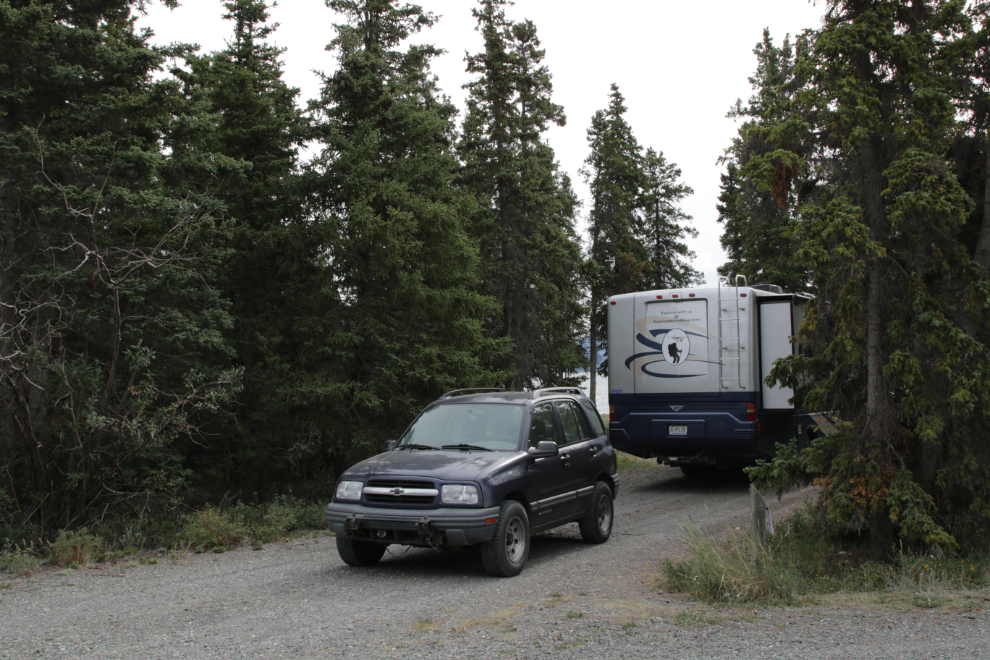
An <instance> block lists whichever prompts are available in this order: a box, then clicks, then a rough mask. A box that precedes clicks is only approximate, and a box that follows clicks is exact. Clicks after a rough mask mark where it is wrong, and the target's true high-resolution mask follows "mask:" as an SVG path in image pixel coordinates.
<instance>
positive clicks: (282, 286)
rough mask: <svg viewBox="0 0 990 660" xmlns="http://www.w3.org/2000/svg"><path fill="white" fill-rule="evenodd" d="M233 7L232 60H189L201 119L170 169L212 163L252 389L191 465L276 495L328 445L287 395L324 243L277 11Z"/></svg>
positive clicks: (241, 354) (189, 86)
mask: <svg viewBox="0 0 990 660" xmlns="http://www.w3.org/2000/svg"><path fill="white" fill-rule="evenodd" d="M224 7H225V9H226V13H225V14H224V16H223V18H224V19H226V20H227V21H229V22H230V23H231V24H232V27H233V35H232V38H231V39H230V40H229V41H228V45H227V48H225V49H224V50H222V51H219V52H216V53H211V54H208V55H197V54H189V55H187V56H186V64H187V66H188V71H184V70H182V69H176V70H175V71H174V73H175V75H176V76H177V77H178V78H179V79H180V80H181V81H182V82H183V85H184V90H185V92H186V95H187V97H188V98H189V100H190V104H191V106H193V107H194V108H195V109H196V112H195V114H194V115H193V116H192V117H190V121H189V123H188V125H183V126H182V127H181V129H180V130H178V131H176V133H175V134H174V135H173V136H172V143H173V144H174V151H173V154H174V155H173V160H174V161H175V165H174V166H173V167H174V168H176V169H178V168H182V167H183V166H184V165H185V164H186V161H187V159H188V158H189V157H193V158H195V155H196V154H198V153H201V152H206V153H209V154H211V156H212V162H213V163H215V167H216V170H215V172H213V173H212V176H203V178H202V180H203V181H204V182H205V185H203V188H204V190H205V189H210V190H211V191H212V194H213V198H214V199H216V200H217V201H218V202H220V203H221V204H222V208H223V214H224V216H225V218H224V219H225V223H224V225H225V227H226V229H227V231H226V232H225V233H224V235H225V237H226V240H225V241H224V242H223V243H222V244H218V245H217V248H218V249H222V250H223V263H222V268H221V272H220V273H219V275H220V277H219V282H218V284H219V285H220V287H221V291H222V293H223V295H224V297H225V298H226V299H227V300H229V301H230V302H231V305H232V306H231V313H232V315H233V317H234V319H235V325H234V327H233V328H231V331H230V332H229V333H228V337H229V341H230V344H231V345H232V346H233V347H234V348H235V350H236V351H237V364H238V365H239V366H240V367H242V368H243V370H244V387H243V390H242V391H241V393H240V395H239V396H238V399H237V408H236V413H237V424H225V425H223V426H222V427H221V428H218V429H215V430H214V437H213V438H212V440H211V441H210V442H209V443H205V446H199V445H196V446H191V447H189V454H190V462H189V464H190V465H193V466H200V465H202V466H204V468H205V467H206V466H208V467H209V469H208V470H206V469H204V470H203V471H204V472H207V471H208V472H209V473H211V474H214V475H216V477H217V478H219V479H220V481H217V482H214V484H213V485H214V486H215V487H222V488H225V489H227V488H233V487H236V488H240V489H248V490H251V491H258V490H271V489H272V488H274V487H277V486H278V485H279V483H281V482H285V481H289V480H296V479H298V478H300V477H305V476H309V475H312V474H313V472H314V471H316V470H317V469H318V468H319V467H320V466H321V461H320V460H319V457H320V454H321V452H320V444H319V443H317V442H311V441H310V438H311V437H312V434H311V429H310V427H309V426H308V425H307V424H306V421H305V419H304V418H301V417H299V416H298V415H296V414H295V411H294V410H293V408H292V405H291V402H289V401H288V400H287V398H286V396H285V394H284V393H283V392H282V391H281V390H282V388H283V386H285V385H286V384H287V383H291V381H292V379H293V378H294V373H295V372H296V370H297V367H298V365H297V364H296V361H297V360H298V359H299V350H300V346H301V345H302V343H303V342H304V341H305V340H306V338H305V337H302V336H300V334H299V332H298V331H297V330H296V322H297V321H298V320H299V318H300V316H302V315H304V314H307V313H308V304H309V299H310V298H311V297H312V296H313V295H314V288H315V284H316V282H317V278H318V274H319V268H318V266H317V260H318V258H319V254H318V247H317V246H318V244H319V242H318V241H317V240H314V238H315V237H314V236H313V235H312V232H311V230H310V227H309V225H308V223H307V222H306V221H305V217H304V212H305V204H304V198H303V190H302V185H301V176H300V171H299V165H298V149H299V147H300V145H302V144H303V142H304V141H305V140H307V139H309V138H310V137H311V134H312V130H311V128H310V125H309V122H308V120H307V119H306V118H305V117H304V116H303V113H302V111H301V110H300V109H299V108H298V107H297V106H296V99H297V97H298V95H299V90H298V89H295V88H291V87H289V86H288V85H287V84H286V83H285V82H284V81H283V80H282V74H283V70H282V63H281V61H280V60H279V58H280V56H281V55H282V53H283V52H284V50H285V49H283V48H277V47H275V46H273V45H271V44H270V43H269V42H268V39H269V38H270V37H271V35H272V34H273V33H274V32H275V30H276V29H277V28H278V24H277V23H275V24H269V23H268V18H269V15H268V10H269V5H268V4H267V3H266V2H265V1H264V0H232V1H231V2H227V3H225V4H224ZM189 173H190V172H189V171H188V170H183V174H184V175H185V176H187V177H188V176H189ZM290 470H291V471H290Z"/></svg>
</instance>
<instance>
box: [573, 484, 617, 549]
mask: <svg viewBox="0 0 990 660" xmlns="http://www.w3.org/2000/svg"><path fill="white" fill-rule="evenodd" d="M614 520H615V507H614V506H613V505H612V489H611V488H609V487H608V484H606V483H605V482H604V481H599V482H597V483H596V484H595V490H594V492H593V493H592V497H591V511H589V512H588V515H587V516H585V517H584V518H581V520H579V521H578V528H579V529H580V530H581V538H582V539H584V540H585V541H586V542H588V543H604V542H605V541H607V540H608V537H610V536H611V535H612V522H613V521H614Z"/></svg>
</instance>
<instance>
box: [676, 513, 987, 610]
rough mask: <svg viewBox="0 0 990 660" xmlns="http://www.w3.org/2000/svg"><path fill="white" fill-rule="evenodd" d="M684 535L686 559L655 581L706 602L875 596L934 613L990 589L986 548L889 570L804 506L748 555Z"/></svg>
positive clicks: (910, 555)
mask: <svg viewBox="0 0 990 660" xmlns="http://www.w3.org/2000/svg"><path fill="white" fill-rule="evenodd" d="M685 529H686V531H687V535H688V557H687V558H686V559H684V560H683V561H679V562H672V561H670V560H666V561H665V562H664V563H663V565H662V567H661V579H662V582H663V584H664V586H666V588H668V589H671V590H676V591H681V592H685V593H687V594H690V595H691V596H692V597H694V598H696V599H698V600H702V601H707V602H711V603H744V602H745V603H752V602H758V603H777V604H782V605H790V604H796V603H799V602H801V601H802V600H805V599H807V598H809V597H813V596H816V595H823V594H834V593H874V594H879V595H881V596H886V595H890V594H899V595H901V596H903V599H904V600H905V601H908V602H912V603H913V604H914V605H916V606H919V607H936V606H938V605H940V604H942V603H944V602H945V601H946V600H947V597H948V594H949V592H951V591H958V590H963V589H978V588H981V587H986V586H988V585H990V552H988V551H987V549H982V550H971V551H970V552H969V553H968V554H966V555H957V556H935V555H925V554H919V553H914V552H910V551H901V552H899V553H898V554H897V555H896V557H895V558H894V560H893V561H891V562H890V563H883V562H876V561H872V560H870V559H869V552H868V550H867V548H866V546H865V538H862V539H860V538H846V537H844V536H842V535H840V534H836V533H832V532H830V531H829V530H828V529H827V527H826V526H825V525H824V524H823V523H822V521H821V520H820V518H819V515H818V513H817V512H816V511H815V510H814V509H813V508H812V507H811V506H810V505H809V506H808V507H807V508H806V509H805V510H804V511H798V512H796V513H795V514H794V515H792V516H791V517H790V518H789V519H787V520H785V521H783V522H782V523H780V524H779V525H778V526H777V530H776V532H777V533H776V534H774V535H772V536H768V543H767V545H766V548H764V549H761V550H758V551H757V552H756V553H755V556H754V553H753V551H752V545H751V543H750V538H749V535H748V534H744V533H737V534H733V535H731V536H730V537H729V538H728V539H717V538H714V537H711V536H709V535H706V534H705V533H703V532H701V531H700V530H699V529H698V528H697V527H696V526H694V525H692V524H687V525H685ZM881 599H882V598H881Z"/></svg>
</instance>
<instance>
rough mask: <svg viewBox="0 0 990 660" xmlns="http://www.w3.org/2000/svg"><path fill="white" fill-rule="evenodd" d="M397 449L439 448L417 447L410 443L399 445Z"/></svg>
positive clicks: (430, 447)
mask: <svg viewBox="0 0 990 660" xmlns="http://www.w3.org/2000/svg"><path fill="white" fill-rule="evenodd" d="M397 448H398V449H440V448H439V447H433V446H431V445H417V444H416V443H410V444H408V445H399V446H398V447H397Z"/></svg>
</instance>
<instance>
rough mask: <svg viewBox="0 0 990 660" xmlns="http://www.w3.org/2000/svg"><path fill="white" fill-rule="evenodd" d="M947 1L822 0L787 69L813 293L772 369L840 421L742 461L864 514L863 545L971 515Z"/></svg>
mask: <svg viewBox="0 0 990 660" xmlns="http://www.w3.org/2000/svg"><path fill="white" fill-rule="evenodd" d="M961 10H962V6H961V5H960V4H958V3H941V2H910V3H909V2H904V1H885V2H862V1H859V0H833V1H832V2H830V3H829V12H828V19H827V22H826V25H825V27H824V28H823V29H822V30H821V31H819V32H818V33H816V34H813V35H809V50H808V53H807V55H805V56H801V57H800V58H799V61H798V63H797V71H796V75H797V77H798V78H799V79H800V80H802V81H804V82H803V84H802V86H801V89H800V90H798V92H797V94H796V96H795V102H794V109H793V112H792V113H790V115H788V117H787V119H788V120H792V121H795V122H801V121H806V122H808V123H809V125H810V131H811V133H813V134H814V135H815V142H816V145H815V148H816V150H817V152H818V153H820V154H822V160H821V161H820V162H819V163H817V164H816V170H817V171H818V172H820V173H821V174H822V180H821V181H820V182H818V185H817V186H816V187H815V190H814V191H813V193H812V194H811V195H810V196H809V197H808V198H807V199H806V200H805V202H804V204H803V205H802V206H801V207H800V209H799V219H798V222H797V235H798V238H799V240H800V241H801V242H800V248H799V250H798V254H797V257H798V259H800V260H802V261H803V262H804V263H805V264H806V265H807V267H808V268H809V270H810V271H811V272H812V273H813V276H814V283H815V286H816V289H817V292H818V296H817V297H816V298H815V300H814V301H812V302H810V303H809V306H808V320H807V321H806V322H805V324H804V326H803V328H802V332H801V341H802V342H803V343H805V344H806V345H807V346H809V348H810V349H811V351H812V352H811V354H810V355H799V356H794V357H793V358H791V359H790V360H789V361H788V362H787V364H785V365H783V366H782V367H781V368H778V369H777V370H775V371H774V373H773V374H771V375H772V376H773V377H774V378H783V379H784V380H787V381H788V382H789V383H790V384H791V385H795V386H798V387H799V396H801V397H803V400H804V403H805V405H806V406H807V407H809V408H813V409H817V410H828V411H834V414H835V415H836V417H837V418H839V419H840V420H841V423H840V425H839V428H840V432H838V433H835V434H833V435H831V436H828V437H824V438H820V439H818V440H816V441H815V442H813V443H812V447H811V448H810V449H808V450H806V451H804V452H802V453H801V454H797V453H795V451H794V448H793V446H791V447H790V448H784V449H782V451H781V453H780V456H779V457H778V459H777V460H776V461H775V462H774V463H773V464H768V465H763V466H761V467H759V468H758V469H756V470H755V471H754V472H753V474H754V476H755V477H756V481H757V483H758V484H768V483H776V484H777V485H778V486H782V485H783V484H784V483H785V482H787V481H788V480H798V481H803V480H808V479H810V478H818V479H819V480H820V481H819V483H820V484H821V485H823V487H824V490H823V495H822V497H823V500H824V502H825V504H826V505H827V508H828V512H829V516H830V518H831V520H832V521H834V522H835V523H836V524H837V525H839V526H841V527H842V528H846V527H847V526H849V525H852V526H854V527H859V528H861V529H863V528H868V529H869V533H870V546H871V552H872V554H873V556H874V557H876V558H884V557H887V556H889V554H890V553H891V551H892V548H893V542H894V541H895V539H896V535H900V536H901V537H902V538H903V539H905V540H907V541H908V542H909V543H910V542H912V541H913V542H916V543H918V544H919V546H920V547H922V548H926V549H927V548H931V547H932V546H937V547H940V548H942V549H951V548H954V547H958V544H959V542H960V541H961V540H963V539H965V538H966V536H967V535H970V534H973V533H974V532H978V531H979V527H980V526H982V525H985V524H986V522H987V518H988V514H987V511H988V509H987V503H988V501H990V497H988V496H990V479H988V476H990V455H988V452H987V449H986V443H985V442H983V440H982V438H983V437H985V433H986V428H987V420H986V410H987V409H988V408H987V405H988V403H990V400H988V393H990V368H988V367H990V361H988V359H987V348H986V345H985V343H983V342H982V341H980V337H982V336H984V335H985V330H984V329H983V327H982V326H983V324H984V323H985V320H984V319H985V318H986V314H987V311H988V308H990V300H988V297H987V294H986V291H987V290H988V289H987V277H986V271H985V270H984V269H982V268H980V267H978V266H977V265H976V264H974V263H973V261H972V260H971V258H970V256H969V251H968V250H967V247H966V245H964V244H963V243H961V242H960V241H959V238H958V237H959V235H960V230H961V228H962V227H963V225H964V223H965V222H966V219H967V217H968V216H969V214H970V212H971V210H972V206H973V204H972V200H971V199H970V198H969V197H968V196H967V195H966V193H965V190H964V189H963V188H962V186H961V185H960V184H959V181H958V179H957V177H956V175H955V170H956V168H955V167H954V166H953V165H952V164H951V163H949V162H947V159H946V156H947V154H949V153H950V149H949V146H950V140H951V138H952V137H953V136H954V134H956V133H957V131H958V129H959V127H958V125H957V123H956V122H957V118H958V117H959V115H960V113H959V106H958V105H957V104H955V103H954V102H953V100H954V90H955V88H956V84H957V82H956V80H954V79H953V78H952V77H951V76H950V75H949V74H950V73H951V72H952V71H953V70H954V69H955V68H956V67H957V66H958V65H959V64H960V60H961V59H963V58H965V56H966V55H965V54H966V43H967V40H966V39H965V38H961V37H965V36H966V34H967V31H968V29H969V22H968V20H967V18H966V16H965V15H964V14H963V13H962V11H961Z"/></svg>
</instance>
